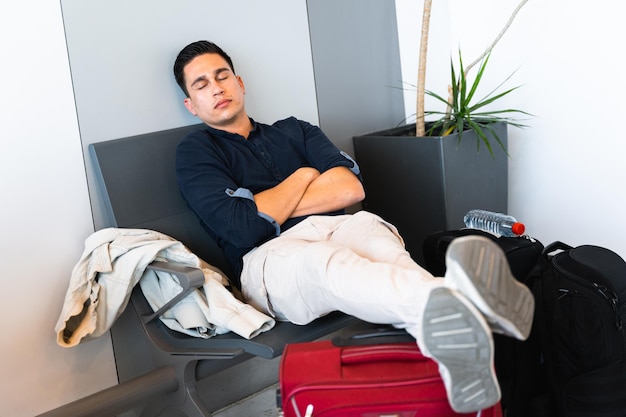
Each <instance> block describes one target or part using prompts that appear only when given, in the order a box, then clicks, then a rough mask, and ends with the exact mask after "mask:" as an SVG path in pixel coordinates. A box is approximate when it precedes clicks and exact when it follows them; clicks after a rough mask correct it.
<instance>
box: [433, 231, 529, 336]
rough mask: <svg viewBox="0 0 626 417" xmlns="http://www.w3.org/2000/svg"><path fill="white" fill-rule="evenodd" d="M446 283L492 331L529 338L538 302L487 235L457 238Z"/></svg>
mask: <svg viewBox="0 0 626 417" xmlns="http://www.w3.org/2000/svg"><path fill="white" fill-rule="evenodd" d="M444 282H445V286H446V287H448V288H452V289H455V290H457V291H459V292H460V293H462V294H463V295H464V296H466V297H467V298H468V299H469V300H470V301H471V302H472V303H474V305H475V306H476V307H477V308H478V309H479V310H480V311H481V313H483V315H484V316H485V319H486V320H487V322H488V323H489V325H490V326H491V330H492V331H494V332H496V333H502V334H505V335H507V336H512V337H515V338H517V339H520V340H525V339H526V338H527V337H528V335H529V333H530V329H531V326H532V321H533V314H534V311H535V300H534V298H533V295H532V293H531V292H530V290H529V289H528V287H526V286H525V285H524V284H522V283H521V282H519V281H517V280H516V279H515V277H514V276H513V274H512V273H511V269H510V268H509V263H508V261H507V259H506V256H505V254H504V252H503V251H502V249H500V247H499V246H498V245H497V244H496V243H495V242H493V241H491V240H490V239H488V238H486V237H484V236H464V237H460V238H457V239H454V240H453V241H452V243H451V244H450V246H449V247H448V250H447V252H446V276H445V279H444Z"/></svg>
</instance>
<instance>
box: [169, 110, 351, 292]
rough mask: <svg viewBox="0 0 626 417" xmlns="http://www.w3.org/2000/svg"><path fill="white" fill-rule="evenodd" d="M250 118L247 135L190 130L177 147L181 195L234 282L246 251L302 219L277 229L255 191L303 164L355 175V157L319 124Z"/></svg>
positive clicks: (278, 181) (273, 183) (209, 128)
mask: <svg viewBox="0 0 626 417" xmlns="http://www.w3.org/2000/svg"><path fill="white" fill-rule="evenodd" d="M251 122H252V124H253V130H252V131H251V132H250V135H249V136H248V139H246V138H244V137H243V136H241V135H238V134H233V133H228V132H225V131H223V130H218V129H214V128H211V127H209V126H206V127H203V128H202V129H199V130H196V131H194V132H192V133H190V134H188V135H187V136H186V137H185V138H184V139H183V140H182V141H181V143H180V144H179V145H178V147H177V149H176V175H177V178H178V184H179V186H180V189H181V192H182V194H183V197H184V198H185V200H186V201H187V203H188V204H189V206H190V207H191V209H192V210H193V211H194V212H195V213H196V215H197V216H198V217H199V218H200V221H201V223H202V225H203V226H204V227H205V228H206V230H207V231H208V232H209V234H210V235H211V236H212V237H213V238H214V239H215V241H216V242H217V244H218V246H219V247H220V248H222V250H223V251H224V254H225V256H226V259H227V260H228V261H229V263H230V264H231V266H232V268H233V271H234V272H235V274H236V276H235V277H231V278H233V279H234V280H235V281H236V284H237V285H238V284H239V275H240V274H241V270H242V266H243V261H242V258H243V256H244V255H245V254H246V253H247V252H249V251H250V250H251V249H253V248H254V247H256V246H259V245H261V244H262V243H264V242H266V241H268V240H269V239H272V238H273V237H276V236H278V235H280V233H281V231H284V230H287V229H288V228H290V227H292V226H293V225H295V224H297V223H298V222H300V221H301V220H302V219H304V217H299V218H291V219H288V220H287V221H286V222H285V223H284V224H283V225H282V227H281V226H279V225H278V223H277V222H276V221H275V220H274V219H272V218H271V217H270V216H268V215H266V214H264V213H260V212H259V211H258V210H257V206H256V204H255V202H254V197H253V195H254V194H257V193H259V192H261V191H264V190H267V189H269V188H272V187H274V186H276V185H278V184H279V183H280V182H282V181H283V180H284V179H285V178H287V177H288V176H289V175H291V174H292V173H293V172H294V171H296V170H297V169H298V168H301V167H313V168H315V169H317V170H318V171H319V172H321V173H323V172H325V171H327V170H329V169H331V168H334V167H338V166H345V167H348V168H350V169H351V170H352V171H353V172H354V173H355V174H356V175H359V171H358V166H357V165H356V163H355V162H354V160H353V159H352V158H350V157H349V156H348V155H347V154H346V153H345V152H341V151H340V150H339V149H338V148H337V147H336V146H335V145H333V143H332V142H331V141H330V140H329V139H328V138H327V137H326V135H325V134H324V133H323V132H322V131H321V129H320V128H319V127H317V126H314V125H311V124H310V123H307V122H304V121H301V120H298V119H296V118H293V117H291V118H288V119H285V120H280V121H277V122H276V123H274V124H273V125H271V126H269V125H265V124H262V123H256V122H254V120H252V119H251ZM341 213H343V211H337V212H332V213H320V214H328V215H335V214H341ZM207 261H209V260H207Z"/></svg>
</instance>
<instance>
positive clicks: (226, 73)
mask: <svg viewBox="0 0 626 417" xmlns="http://www.w3.org/2000/svg"><path fill="white" fill-rule="evenodd" d="M183 72H184V75H185V85H186V87H187V91H188V93H189V97H188V98H185V107H186V108H187V110H189V112H190V113H191V114H193V115H194V116H198V118H199V119H200V120H202V121H203V122H204V123H206V124H207V125H209V126H211V127H215V128H217V129H223V130H227V129H226V128H227V127H228V126H229V125H232V124H233V123H235V122H236V121H238V120H242V119H243V120H247V119H248V116H247V115H246V112H245V106H244V95H245V88H244V85H243V81H242V80H241V78H240V77H238V76H235V74H234V73H233V71H232V70H231V69H230V67H229V66H228V63H227V62H226V60H224V58H222V57H221V56H220V55H218V54H203V55H199V56H197V57H195V58H194V59H193V60H191V61H190V62H189V63H188V64H187V65H186V66H185V68H184V70H183ZM244 118H245V119H244Z"/></svg>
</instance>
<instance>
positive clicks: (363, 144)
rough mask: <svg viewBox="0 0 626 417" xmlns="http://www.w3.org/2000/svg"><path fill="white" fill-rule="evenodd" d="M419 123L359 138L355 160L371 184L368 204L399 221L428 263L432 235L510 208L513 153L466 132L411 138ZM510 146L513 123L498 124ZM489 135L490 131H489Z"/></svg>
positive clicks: (367, 207) (409, 245)
mask: <svg viewBox="0 0 626 417" xmlns="http://www.w3.org/2000/svg"><path fill="white" fill-rule="evenodd" d="M413 128H414V126H403V127H400V128H397V129H391V130H387V131H381V132H376V133H373V134H368V135H363V136H356V137H354V138H353V142H354V151H355V158H356V161H357V163H358V164H359V166H360V168H361V173H362V175H363V181H364V186H365V193H366V197H365V201H364V203H363V208H364V209H365V210H368V211H371V212H373V213H376V214H378V215H380V216H381V217H383V218H384V219H385V220H388V221H389V222H391V223H393V224H394V225H396V226H397V227H398V229H399V231H400V233H401V235H402V236H403V238H404V240H405V243H406V246H407V250H408V251H409V252H410V253H411V256H412V257H413V259H414V260H416V261H417V262H418V263H420V264H422V265H423V264H424V263H423V253H422V242H423V240H424V238H426V236H428V235H429V234H431V233H433V232H436V231H441V230H450V229H458V228H461V227H464V224H463V216H464V215H465V213H467V212H468V211H469V210H471V209H474V208H482V209H485V210H492V211H497V212H501V213H506V212H507V200H508V156H507V155H506V154H505V152H504V151H503V150H502V149H501V148H500V145H498V143H497V142H496V141H495V139H494V140H491V141H490V142H491V146H492V148H493V153H494V156H492V155H491V154H490V153H489V151H488V150H487V148H486V147H485V145H484V144H483V143H481V145H480V148H479V151H477V148H476V136H475V134H474V132H472V131H465V132H464V133H463V138H462V141H461V143H458V134H452V135H450V136H446V137H441V136H429V137H419V138H416V137H415V136H406V135H405V134H406V132H408V131H409V130H411V129H413ZM494 129H495V131H496V132H497V134H498V136H499V137H500V139H501V140H502V142H503V143H504V145H505V147H506V146H507V144H508V142H507V127H506V125H505V124H504V123H502V124H497V125H494ZM488 135H489V133H488Z"/></svg>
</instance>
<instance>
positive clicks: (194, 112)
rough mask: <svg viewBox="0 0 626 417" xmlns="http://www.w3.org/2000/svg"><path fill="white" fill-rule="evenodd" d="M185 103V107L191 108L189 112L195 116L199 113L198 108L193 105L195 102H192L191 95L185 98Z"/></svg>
mask: <svg viewBox="0 0 626 417" xmlns="http://www.w3.org/2000/svg"><path fill="white" fill-rule="evenodd" d="M183 103H184V104H185V108H186V109H187V110H189V113H191V114H193V115H194V116H197V115H198V113H196V110H195V109H194V107H193V103H192V102H191V99H190V98H189V97H187V98H185V100H183Z"/></svg>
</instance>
